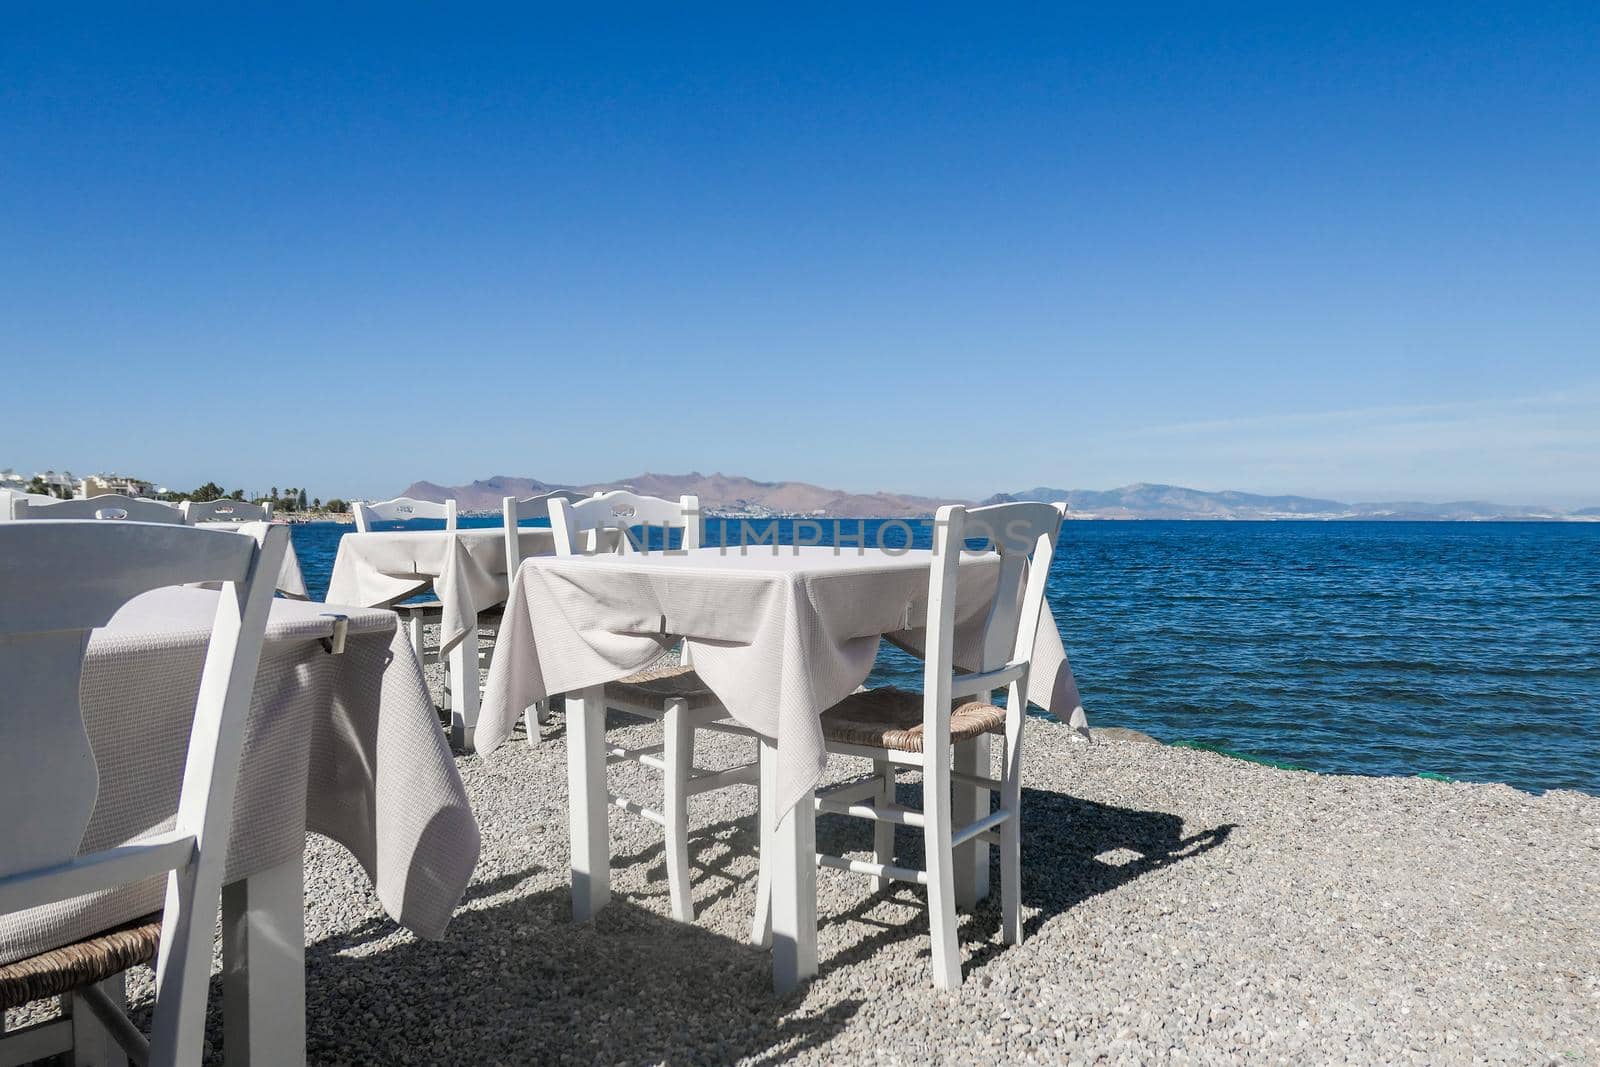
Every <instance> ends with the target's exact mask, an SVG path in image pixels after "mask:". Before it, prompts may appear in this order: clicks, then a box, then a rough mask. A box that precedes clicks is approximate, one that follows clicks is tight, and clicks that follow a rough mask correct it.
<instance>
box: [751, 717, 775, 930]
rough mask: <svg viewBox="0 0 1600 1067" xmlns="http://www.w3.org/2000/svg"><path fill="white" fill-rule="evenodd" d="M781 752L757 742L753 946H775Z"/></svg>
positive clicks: (762, 741)
mask: <svg viewBox="0 0 1600 1067" xmlns="http://www.w3.org/2000/svg"><path fill="white" fill-rule="evenodd" d="M777 757H778V750H777V749H776V748H775V747H773V746H772V745H769V744H767V742H766V741H765V740H763V739H761V738H757V739H756V763H757V766H758V767H759V768H760V777H759V778H758V779H757V786H756V810H757V814H756V836H757V838H758V840H759V842H760V851H759V852H758V853H757V863H756V912H755V915H754V917H753V918H752V920H751V925H750V943H751V944H752V945H755V946H756V947H758V948H771V947H772V857H773V854H774V853H775V852H777V848H778V846H777V829H778V788H777V786H778V758H777Z"/></svg>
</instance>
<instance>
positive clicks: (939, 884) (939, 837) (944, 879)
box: [922, 740, 961, 989]
mask: <svg viewBox="0 0 1600 1067" xmlns="http://www.w3.org/2000/svg"><path fill="white" fill-rule="evenodd" d="M924 760H925V762H924V764H923V768H922V800H923V804H922V812H923V819H924V823H923V830H922V836H923V842H924V850H925V851H926V853H927V862H928V932H929V935H930V936H931V938H932V941H933V984H934V985H935V986H937V987H938V988H940V989H959V988H960V986H961V942H960V940H959V939H958V937H957V935H956V885H955V862H954V861H955V856H954V850H953V849H952V848H951V847H950V836H951V825H950V745H949V742H948V741H945V742H944V743H943V744H941V743H939V741H938V740H935V741H934V743H933V744H932V745H930V746H929V748H928V750H927V751H926V752H925V754H924Z"/></svg>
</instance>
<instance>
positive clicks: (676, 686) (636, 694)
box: [606, 663, 717, 709]
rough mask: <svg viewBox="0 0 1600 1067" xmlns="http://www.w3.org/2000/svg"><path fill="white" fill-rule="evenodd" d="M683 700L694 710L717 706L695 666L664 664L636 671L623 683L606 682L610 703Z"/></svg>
mask: <svg viewBox="0 0 1600 1067" xmlns="http://www.w3.org/2000/svg"><path fill="white" fill-rule="evenodd" d="M680 697H681V698H682V699H684V700H687V701H688V702H689V707H690V708H691V709H695V708H709V707H713V706H714V705H715V704H716V703H717V695H716V694H715V693H713V692H712V691H711V689H710V687H709V686H707V685H706V683H705V682H703V681H701V680H700V676H699V675H698V674H696V673H695V672H694V668H693V667H684V666H680V665H679V664H676V663H664V664H659V665H656V666H651V667H646V668H645V669H644V670H642V671H636V672H634V673H633V674H630V675H628V676H627V677H626V678H623V679H622V680H620V681H616V682H607V683H606V701H607V702H608V703H617V704H655V705H659V704H660V703H661V702H662V701H664V700H672V699H676V698H680Z"/></svg>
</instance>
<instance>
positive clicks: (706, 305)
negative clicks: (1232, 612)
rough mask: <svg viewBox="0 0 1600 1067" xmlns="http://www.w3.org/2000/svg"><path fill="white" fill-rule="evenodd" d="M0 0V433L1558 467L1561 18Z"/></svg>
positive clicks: (555, 460)
mask: <svg viewBox="0 0 1600 1067" xmlns="http://www.w3.org/2000/svg"><path fill="white" fill-rule="evenodd" d="M1106 6H1107V5H1096V6H1094V7H1092V8H1087V9H1083V10H1078V11H1073V10H1068V9H1066V8H1064V7H1059V6H1051V7H1043V8H1039V9H1037V10H1033V11H1028V12H1023V11H1010V12H1004V13H997V12H993V11H979V10H977V6H976V5H969V6H965V7H962V8H950V9H945V10H935V9H933V8H928V7H923V6H915V7H909V6H908V7H903V8H887V7H877V6H874V7H873V10H871V11H857V10H850V9H848V8H845V7H838V8H833V9H831V10H828V11H822V12H815V13H814V12H812V11H811V10H810V8H809V7H808V6H806V5H799V6H796V5H783V6H772V7H767V8H761V7H756V6H751V5H738V6H733V7H729V8H726V9H713V8H699V9H695V10H692V11H691V10H687V9H679V8H678V7H676V6H672V7H668V6H662V7H658V8H648V9H624V8H608V9H605V10H604V11H593V10H585V9H584V7H583V6H582V5H576V6H574V5H567V6H565V7H564V8H563V9H560V10H556V9H550V10H535V9H520V8H519V9H514V10H512V9H508V10H502V11H499V12H493V11H489V10H480V11H477V12H474V13H471V14H468V13H466V12H465V11H463V10H455V9H451V10H445V9H444V8H443V7H442V6H441V7H438V8H435V9H433V10H431V11H428V12H422V11H419V10H416V9H412V8H408V7H405V6H403V5H382V6H371V7H366V8H354V7H348V8H342V9H341V10H340V11H339V12H337V13H336V12H333V11H332V10H330V9H331V8H332V7H333V5H318V6H316V7H305V8H298V9H293V8H290V7H288V6H281V5H280V6H276V7H275V8H274V9H273V10H272V12H271V13H270V14H259V15H248V16H246V15H238V14H233V13H231V11H232V9H231V8H230V9H229V10H230V14H228V15H226V16H224V15H220V14H218V11H219V10H220V6H219V5H208V6H206V7H196V8H193V9H190V10H178V9H166V8H164V9H162V10H161V11H159V12H156V11H152V12H150V13H146V12H145V11H144V9H143V7H142V6H141V7H140V8H139V13H138V14H130V13H129V10H128V7H127V6H126V5H124V6H123V7H122V8H121V9H120V10H117V11H113V10H109V9H108V10H104V11H102V10H97V9H94V8H92V7H76V8H73V9H72V10H71V11H70V12H66V13H57V12H54V11H53V10H52V8H51V7H49V6H46V5H38V6H37V7H33V6H30V7H26V8H23V7H18V6H15V5H12V6H7V7H6V9H5V11H4V13H3V14H0V205H3V207H0V364H3V368H0V369H3V377H0V381H3V382H4V385H3V387H0V392H3V393H4V395H5V396H6V397H7V398H8V402H7V403H6V405H5V413H4V416H3V417H0V466H7V465H14V466H17V467H19V468H28V469H30V470H31V469H32V468H34V467H39V468H43V467H45V466H55V467H62V466H66V467H70V468H73V469H75V470H77V471H79V472H80V473H81V472H84V471H87V470H93V469H113V468H114V469H117V470H121V471H126V472H133V473H138V474H142V475H145V476H148V477H152V478H156V479H158V480H162V481H165V482H168V483H170V484H173V485H174V486H177V487H184V488H186V487H188V486H189V485H192V484H194V483H197V482H199V481H203V480H205V479H208V478H214V479H216V480H217V481H221V482H224V483H227V484H228V485H229V486H233V485H240V486H248V487H252V488H256V487H266V486H268V485H272V484H277V485H286V484H291V483H293V484H304V485H306V486H308V487H309V488H310V490H311V491H312V493H313V494H315V495H323V496H327V495H333V494H340V495H352V494H354V495H366V494H374V493H388V492H392V491H394V490H398V489H399V488H401V487H402V486H404V485H405V484H407V483H408V482H410V481H412V480H413V479H417V478H426V479H431V480H434V481H439V482H446V483H452V482H461V481H466V480H469V479H471V478H474V477H480V476H487V475H489V474H495V473H499V474H513V475H520V474H525V475H533V476H538V477H542V478H545V479H547V480H571V481H584V480H590V479H601V478H613V477H620V476H624V475H628V474H634V473H638V472H640V471H643V470H653V471H671V472H679V471H686V470H689V469H699V470H702V471H709V470H723V471H727V472H734V473H742V474H748V475H751V476H754V477H758V478H798V479H804V480H808V481H815V482H820V483H823V484H827V485H830V486H838V487H843V488H847V489H853V490H865V489H873V488H889V489H897V490H905V491H916V492H924V493H929V494H951V495H968V494H987V493H989V492H992V491H995V490H998V489H1015V488H1022V487H1026V486H1032V485H1037V484H1041V483H1042V484H1049V485H1055V486H1066V487H1085V488H1104V487H1109V486H1112V485H1118V484H1122V483H1126V482H1130V481H1136V480H1143V481H1169V482H1177V483H1181V484H1188V485H1194V486H1199V487H1202V488H1213V489H1217V488H1242V489H1253V490H1265V491H1308V492H1315V493H1321V494H1330V495H1336V496H1342V497H1344V498H1346V499H1349V498H1374V497H1384V496H1390V497H1393V496H1407V497H1423V498H1434V499H1438V498H1446V497H1463V496H1474V497H1488V498H1495V499H1500V500H1503V501H1505V500H1509V501H1511V502H1524V501H1551V502H1556V503H1600V8H1597V7H1596V6H1595V5H1594V4H1593V3H1592V2H1591V3H1584V4H1571V5H1543V4H1540V5H1530V4H1506V5H1504V6H1503V7H1501V8H1499V9H1492V8H1478V7H1473V6H1471V5H1464V4H1448V5H1440V6H1439V7H1437V8H1436V9H1434V10H1431V11H1423V10H1411V11H1407V12H1400V11H1398V10H1397V6H1396V5H1389V4H1384V5H1374V6H1371V7H1358V6H1356V5H1352V4H1343V3H1341V4H1332V5H1327V6H1326V7H1324V8H1321V9H1314V8H1312V7H1310V6H1309V5H1274V6H1263V7H1261V8H1259V9H1255V10H1249V9H1245V8H1242V7H1228V8H1226V9H1224V8H1221V7H1217V8H1213V9H1210V10H1205V9H1202V8H1201V7H1200V6H1198V5H1196V6H1192V7H1188V8H1184V9H1155V8H1147V9H1142V10H1139V11H1130V12H1128V13H1126V14H1109V13H1107V12H1106V11H1105V10H1104V9H1105V8H1106Z"/></svg>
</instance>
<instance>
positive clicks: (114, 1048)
mask: <svg viewBox="0 0 1600 1067" xmlns="http://www.w3.org/2000/svg"><path fill="white" fill-rule="evenodd" d="M100 989H101V991H102V992H103V993H104V994H105V995H106V997H107V999H109V1000H110V1001H111V1002H112V1004H114V1005H115V1006H116V1007H117V1008H118V1009H119V1010H121V1011H127V1007H128V998H127V994H126V992H125V989H124V985H123V976H122V975H120V974H118V975H113V976H112V977H110V978H107V979H106V980H105V981H103V982H101V983H100ZM62 999H63V1000H67V1001H70V1002H71V1009H70V1010H71V1012H72V1064H73V1067H127V1064H128V1054H127V1053H126V1052H124V1051H123V1049H122V1046H121V1045H120V1044H118V1043H117V1039H116V1038H115V1037H114V1036H112V1033H111V1031H110V1030H109V1029H107V1027H106V1025H105V1024H104V1023H102V1022H101V1021H100V1020H99V1019H98V1018H96V1017H95V1013H94V1011H93V1010H92V1009H91V1007H90V1006H89V1003H88V1001H87V1000H86V998H85V997H83V996H82V995H81V994H78V993H73V994H71V995H70V996H67V997H63V998H62Z"/></svg>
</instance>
